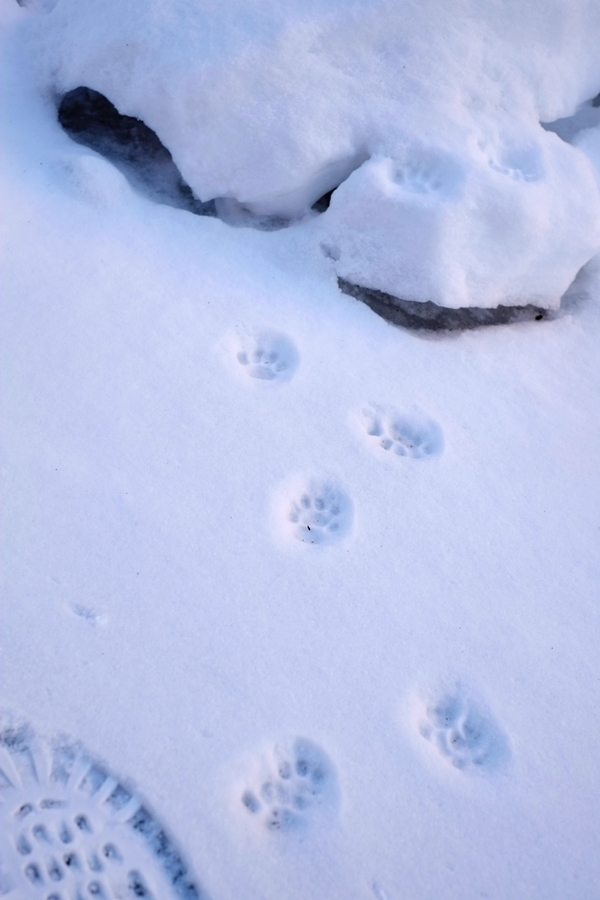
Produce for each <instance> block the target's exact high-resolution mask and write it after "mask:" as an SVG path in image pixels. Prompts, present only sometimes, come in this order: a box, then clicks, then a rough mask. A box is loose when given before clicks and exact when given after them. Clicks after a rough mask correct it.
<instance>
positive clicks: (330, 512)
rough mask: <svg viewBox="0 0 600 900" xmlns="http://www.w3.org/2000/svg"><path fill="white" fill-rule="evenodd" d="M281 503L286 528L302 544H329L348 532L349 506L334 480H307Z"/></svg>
mask: <svg viewBox="0 0 600 900" xmlns="http://www.w3.org/2000/svg"><path fill="white" fill-rule="evenodd" d="M285 503H286V505H287V511H286V513H285V519H286V526H287V529H288V531H289V533H290V534H291V535H292V536H293V537H295V538H296V539H297V540H299V541H302V542H303V543H305V544H320V545H325V544H331V543H334V542H335V541H337V540H339V539H340V538H342V537H343V536H344V535H346V534H347V533H348V531H349V530H350V527H351V524H352V503H351V500H350V498H349V496H348V494H347V493H346V492H345V491H344V489H343V488H342V487H341V486H340V485H339V484H337V483H336V482H335V481H332V480H326V479H318V478H313V479H309V480H308V481H306V482H304V483H301V484H298V485H297V486H296V487H295V489H294V490H292V491H290V494H289V496H288V497H287V498H286V500H285Z"/></svg>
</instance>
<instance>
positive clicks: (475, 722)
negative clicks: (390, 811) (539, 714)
mask: <svg viewBox="0 0 600 900" xmlns="http://www.w3.org/2000/svg"><path fill="white" fill-rule="evenodd" d="M419 733H420V734H421V736H422V737H424V738H425V739H426V740H427V741H429V742H430V743H431V744H432V746H433V747H435V749H436V750H437V752H438V753H439V754H440V755H441V756H442V757H443V758H444V759H446V760H447V761H448V762H449V763H451V765H453V766H454V767H455V768H457V769H461V770H468V769H482V768H492V767H494V766H495V765H497V764H498V763H499V762H500V761H501V760H502V759H503V758H505V757H506V755H507V744H506V740H505V738H504V737H503V735H502V733H501V731H500V729H499V728H498V726H497V725H496V723H495V722H494V720H493V718H492V716H491V715H490V714H489V713H487V712H486V711H485V710H483V709H482V708H481V707H479V706H478V705H477V704H476V703H475V702H474V701H472V700H470V699H467V697H466V696H465V695H464V694H463V693H462V692H461V691H458V690H456V691H454V692H450V693H444V694H440V695H439V696H437V697H435V698H433V699H432V700H430V702H429V703H427V705H426V707H425V710H424V712H423V715H422V716H421V720H420V722H419Z"/></svg>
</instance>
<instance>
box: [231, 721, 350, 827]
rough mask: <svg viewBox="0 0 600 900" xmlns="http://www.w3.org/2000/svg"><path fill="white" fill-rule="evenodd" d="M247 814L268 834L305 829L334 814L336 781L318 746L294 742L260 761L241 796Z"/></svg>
mask: <svg viewBox="0 0 600 900" xmlns="http://www.w3.org/2000/svg"><path fill="white" fill-rule="evenodd" d="M241 802H242V805H243V807H244V808H245V809H246V810H247V812H248V813H249V814H250V815H251V816H252V817H253V818H254V819H255V820H256V821H257V822H258V823H260V824H261V825H262V826H263V827H265V828H266V829H267V830H268V831H292V830H295V829H298V828H302V827H306V826H307V825H308V824H309V823H310V822H311V821H315V819H316V818H317V817H321V816H322V815H326V814H327V813H329V814H331V813H333V812H334V811H335V810H336V808H337V804H338V781H337V774H336V771H335V768H334V766H333V763H332V762H331V760H330V759H329V757H328V756H327V754H326V753H325V751H324V750H322V749H321V748H320V747H319V746H318V745H317V744H315V743H313V742H312V741H309V740H307V739H306V738H300V737H298V738H294V739H292V740H291V741H289V742H287V743H284V744H278V745H276V746H275V747H274V748H273V750H272V751H271V752H270V753H269V754H268V755H267V756H266V757H265V758H264V759H263V760H262V761H261V764H260V767H259V769H257V771H256V773H255V776H254V778H253V779H251V780H250V782H249V783H248V784H247V786H246V787H245V789H244V790H243V792H242V795H241Z"/></svg>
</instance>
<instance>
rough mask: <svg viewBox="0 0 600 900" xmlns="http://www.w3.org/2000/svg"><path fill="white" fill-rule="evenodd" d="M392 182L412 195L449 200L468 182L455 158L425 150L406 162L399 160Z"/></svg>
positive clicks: (396, 163) (413, 155)
mask: <svg viewBox="0 0 600 900" xmlns="http://www.w3.org/2000/svg"><path fill="white" fill-rule="evenodd" d="M391 175H392V180H393V181H394V182H395V184H397V185H398V186H399V187H401V188H403V190H405V191H408V192H409V193H412V194H422V195H430V196H433V195H438V196H439V197H440V198H442V199H447V198H449V197H451V196H453V195H454V194H456V193H458V192H459V191H460V189H461V187H462V184H463V183H464V180H465V172H464V169H463V167H462V166H461V165H460V164H459V163H458V161H457V160H455V159H453V158H452V157H451V156H449V155H447V154H444V153H442V152H441V151H440V152H438V151H436V150H433V149H423V150H421V151H420V152H415V153H413V154H411V155H410V156H409V157H408V158H406V159H404V160H402V161H398V160H397V161H395V162H394V163H393V167H392V172H391Z"/></svg>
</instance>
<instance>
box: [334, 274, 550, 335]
mask: <svg viewBox="0 0 600 900" xmlns="http://www.w3.org/2000/svg"><path fill="white" fill-rule="evenodd" d="M338 287H339V289H340V290H341V291H343V293H344V294H349V296H350V297H354V298H355V299H356V300H360V301H361V302H362V303H366V305H367V306H368V307H369V308H370V309H372V310H373V312H374V313H377V315H378V316H381V317H382V319H385V320H386V321H387V322H391V323H392V325H399V326H400V327H401V328H408V329H410V330H411V331H466V330H469V329H472V328H482V327H484V326H487V325H508V324H510V323H512V322H530V321H532V320H535V321H541V320H542V319H549V318H552V313H551V312H550V311H549V310H547V309H542V308H541V307H539V306H533V305H532V304H528V305H527V306H496V307H495V308H494V309H483V308H481V307H477V306H469V307H462V308H460V309H448V308H447V307H445V306H438V305H437V304H436V303H431V301H429V300H428V301H427V302H425V303H419V302H416V301H414V300H402V299H400V298H399V297H394V296H392V295H391V294H385V293H383V291H376V290H375V289H374V288H366V287H361V286H360V285H357V284H352V283H351V282H349V281H346V280H345V279H344V278H338Z"/></svg>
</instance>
